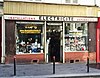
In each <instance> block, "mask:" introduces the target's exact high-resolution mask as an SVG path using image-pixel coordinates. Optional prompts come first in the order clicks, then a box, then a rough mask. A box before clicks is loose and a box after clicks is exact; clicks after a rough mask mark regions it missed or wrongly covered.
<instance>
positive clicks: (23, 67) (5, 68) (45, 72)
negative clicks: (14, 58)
mask: <svg viewBox="0 0 100 78" xmlns="http://www.w3.org/2000/svg"><path fill="white" fill-rule="evenodd" d="M55 68H56V70H55V74H53V64H51V63H49V64H17V65H16V76H14V65H13V64H0V78H47V77H49V78H51V77H53V78H54V77H55V78H58V77H59V78H100V77H93V76H100V69H96V68H91V67H90V70H89V73H87V66H86V64H78V63H77V64H67V63H65V64H61V63H60V64H56V67H55ZM75 76H76V77H75ZM82 76H85V77H82ZM87 76H88V77H87ZM89 76H90V77H89Z"/></svg>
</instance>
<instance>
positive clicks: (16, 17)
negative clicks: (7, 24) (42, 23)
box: [4, 15, 39, 20]
mask: <svg viewBox="0 0 100 78" xmlns="http://www.w3.org/2000/svg"><path fill="white" fill-rule="evenodd" d="M4 19H10V20H39V16H19V15H4Z"/></svg>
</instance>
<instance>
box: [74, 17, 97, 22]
mask: <svg viewBox="0 0 100 78" xmlns="http://www.w3.org/2000/svg"><path fill="white" fill-rule="evenodd" d="M73 21H98V19H97V18H85V17H83V18H82V17H74V18H73Z"/></svg>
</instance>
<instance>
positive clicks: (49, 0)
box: [5, 0, 100, 5]
mask: <svg viewBox="0 0 100 78" xmlns="http://www.w3.org/2000/svg"><path fill="white" fill-rule="evenodd" d="M5 1H24V2H44V3H59V4H66V0H5ZM67 1H68V0H67ZM69 1H71V3H68V4H73V0H69ZM77 1H78V2H77V3H76V4H80V5H95V4H97V5H100V0H86V1H84V0H77Z"/></svg>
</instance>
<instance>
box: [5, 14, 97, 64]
mask: <svg viewBox="0 0 100 78" xmlns="http://www.w3.org/2000/svg"><path fill="white" fill-rule="evenodd" d="M4 20H5V31H6V32H5V41H6V42H5V46H6V47H5V50H6V51H5V55H6V59H5V60H6V63H10V62H12V61H13V56H16V58H17V62H29V63H34V62H47V63H48V62H52V61H53V56H55V58H56V59H55V60H56V62H63V63H65V62H68V63H74V62H85V61H86V58H87V57H88V54H89V53H88V52H89V51H91V52H92V53H94V54H95V53H96V51H95V45H96V42H95V41H96V40H95V39H96V37H95V35H94V34H96V33H95V30H96V28H95V27H96V24H97V18H89V17H88V18H87V17H66V16H65V17H64V16H22V15H4ZM90 32H94V33H90ZM93 36H94V37H93ZM93 41H94V42H93ZM91 44H92V45H91ZM93 44H94V45H93ZM92 58H95V57H92ZM91 60H94V59H91Z"/></svg>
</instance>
